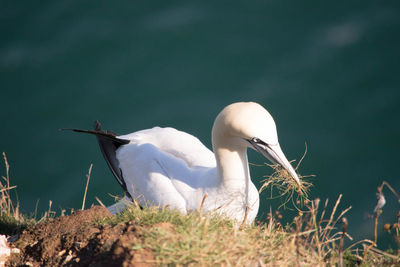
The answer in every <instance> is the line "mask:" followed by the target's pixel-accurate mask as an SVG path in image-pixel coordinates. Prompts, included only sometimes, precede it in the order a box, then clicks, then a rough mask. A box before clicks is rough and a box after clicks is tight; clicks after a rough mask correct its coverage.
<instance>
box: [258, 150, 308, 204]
mask: <svg viewBox="0 0 400 267" xmlns="http://www.w3.org/2000/svg"><path fill="white" fill-rule="evenodd" d="M306 154H307V144H306V146H305V151H304V154H303V156H302V157H301V159H300V160H299V162H298V163H297V165H296V167H295V168H294V169H295V171H296V173H297V175H298V177H299V179H300V186H299V185H298V184H297V182H296V181H295V180H294V179H293V177H292V176H291V175H290V174H289V172H288V171H287V170H285V169H284V168H282V166H280V165H278V164H268V163H265V165H266V166H268V167H270V168H272V169H273V170H274V172H273V173H272V174H271V175H267V176H264V177H265V178H266V179H264V180H263V181H262V182H263V184H262V186H261V188H260V189H259V193H261V192H262V191H263V190H269V191H270V193H269V198H271V199H273V198H281V199H283V204H282V206H284V205H286V204H287V203H288V202H290V201H292V202H294V203H295V204H296V203H303V202H304V200H308V193H309V190H310V188H311V186H312V183H311V182H310V181H309V180H308V179H309V178H310V177H315V175H301V174H299V173H298V169H299V166H300V165H301V163H302V161H303V160H304V158H305V156H306ZM293 162H294V160H292V161H290V164H293ZM274 194H276V195H274Z"/></svg>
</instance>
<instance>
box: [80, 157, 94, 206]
mask: <svg viewBox="0 0 400 267" xmlns="http://www.w3.org/2000/svg"><path fill="white" fill-rule="evenodd" d="M92 167H93V164H90V167H89V172H88V174H86V177H87V181H86V187H85V194H84V195H83V201H82V209H81V210H84V209H85V201H86V193H87V189H88V187H89V180H90V174H91V173H92Z"/></svg>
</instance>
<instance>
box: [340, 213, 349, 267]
mask: <svg viewBox="0 0 400 267" xmlns="http://www.w3.org/2000/svg"><path fill="white" fill-rule="evenodd" d="M342 222H343V228H342V237H341V238H340V242H339V266H340V267H343V243H344V238H345V236H346V230H347V219H346V217H343V218H342Z"/></svg>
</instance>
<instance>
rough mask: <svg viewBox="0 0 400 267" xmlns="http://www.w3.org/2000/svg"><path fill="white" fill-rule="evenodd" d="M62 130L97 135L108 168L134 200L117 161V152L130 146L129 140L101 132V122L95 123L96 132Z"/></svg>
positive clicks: (111, 133) (108, 132)
mask: <svg viewBox="0 0 400 267" xmlns="http://www.w3.org/2000/svg"><path fill="white" fill-rule="evenodd" d="M61 130H71V131H74V132H78V133H88V134H93V135H96V138H97V141H98V142H99V146H100V150H101V153H103V156H104V159H105V160H106V162H107V165H108V167H110V170H111V172H112V173H113V174H114V177H115V178H116V179H117V182H118V183H119V185H120V186H121V187H122V188H123V189H124V191H125V193H126V195H127V196H128V197H130V198H132V196H131V194H130V193H129V192H128V188H127V187H126V183H125V180H124V177H123V175H122V171H121V169H120V168H119V162H118V160H117V155H116V151H117V149H118V148H119V147H120V146H122V145H126V144H129V140H126V139H121V138H118V137H116V134H115V133H113V132H110V131H107V132H104V131H103V130H101V124H100V122H99V121H95V122H94V130H81V129H61Z"/></svg>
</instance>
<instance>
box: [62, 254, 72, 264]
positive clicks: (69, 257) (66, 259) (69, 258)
mask: <svg viewBox="0 0 400 267" xmlns="http://www.w3.org/2000/svg"><path fill="white" fill-rule="evenodd" d="M72 258H73V256H72V255H68V256H67V257H65V260H64V262H65V263H66V262H69V261H70V260H72Z"/></svg>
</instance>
